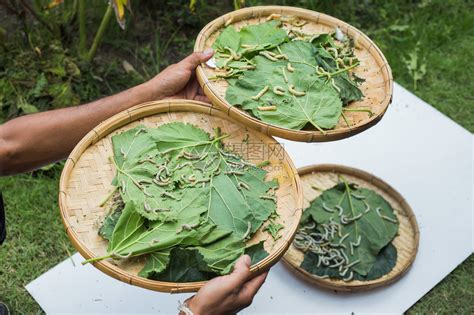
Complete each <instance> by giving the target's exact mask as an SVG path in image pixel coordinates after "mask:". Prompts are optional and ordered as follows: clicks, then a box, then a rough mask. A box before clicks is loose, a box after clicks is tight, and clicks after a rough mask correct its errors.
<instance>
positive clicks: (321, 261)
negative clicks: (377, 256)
mask: <svg viewBox="0 0 474 315" xmlns="http://www.w3.org/2000/svg"><path fill="white" fill-rule="evenodd" d="M319 227H320V228H321V229H322V231H321V232H319V231H317V230H316V229H315V228H316V223H315V222H311V223H309V224H306V225H304V226H302V227H301V228H300V229H299V230H298V232H297V233H296V235H295V240H294V241H293V246H295V247H296V248H298V249H300V250H302V251H304V252H307V251H310V252H312V253H315V254H316V255H317V256H318V262H317V267H320V266H324V267H329V268H334V269H337V270H338V272H339V275H340V276H341V278H342V280H343V281H351V280H352V279H353V277H354V272H353V271H352V270H350V268H351V267H353V266H354V265H356V264H358V263H359V262H360V260H359V259H357V260H353V261H352V262H351V261H350V259H349V257H348V253H346V250H347V246H346V245H345V244H343V242H344V240H345V239H346V238H348V237H349V233H347V234H345V235H341V225H340V224H338V223H336V222H334V221H333V220H331V222H330V223H329V224H321V225H319ZM336 234H337V235H338V236H339V241H338V242H337V243H334V242H333V241H334V239H335V235H336ZM360 241H361V240H360V236H359V238H358V240H357V242H355V243H352V242H351V243H350V244H351V245H350V247H351V254H352V255H353V253H354V252H353V250H354V248H355V247H357V246H359V245H360ZM349 255H350V254H349ZM315 277H318V278H321V279H325V278H329V276H328V275H322V276H318V275H315Z"/></svg>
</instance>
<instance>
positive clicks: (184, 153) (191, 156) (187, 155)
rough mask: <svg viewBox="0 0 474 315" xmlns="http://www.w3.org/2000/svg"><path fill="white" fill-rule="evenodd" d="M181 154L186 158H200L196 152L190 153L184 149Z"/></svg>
mask: <svg viewBox="0 0 474 315" xmlns="http://www.w3.org/2000/svg"><path fill="white" fill-rule="evenodd" d="M182 156H183V157H184V158H185V159H187V160H199V159H200V158H201V156H199V155H197V154H192V153H189V152H186V151H183V154H182Z"/></svg>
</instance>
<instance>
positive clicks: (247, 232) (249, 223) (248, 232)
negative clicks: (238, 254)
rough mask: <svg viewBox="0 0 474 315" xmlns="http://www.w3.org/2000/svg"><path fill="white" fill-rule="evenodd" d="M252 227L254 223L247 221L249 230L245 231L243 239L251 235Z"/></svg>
mask: <svg viewBox="0 0 474 315" xmlns="http://www.w3.org/2000/svg"><path fill="white" fill-rule="evenodd" d="M251 229H252V223H251V222H250V221H247V231H246V232H245V234H244V236H242V239H246V238H247V237H248V236H249V235H250V231H251Z"/></svg>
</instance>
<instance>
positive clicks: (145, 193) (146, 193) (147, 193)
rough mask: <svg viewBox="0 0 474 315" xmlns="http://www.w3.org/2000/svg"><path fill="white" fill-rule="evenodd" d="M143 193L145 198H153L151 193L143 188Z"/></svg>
mask: <svg viewBox="0 0 474 315" xmlns="http://www.w3.org/2000/svg"><path fill="white" fill-rule="evenodd" d="M142 192H143V194H144V195H145V196H147V197H150V198H153V195H152V194H150V193H149V192H148V191H147V190H146V188H143V190H142Z"/></svg>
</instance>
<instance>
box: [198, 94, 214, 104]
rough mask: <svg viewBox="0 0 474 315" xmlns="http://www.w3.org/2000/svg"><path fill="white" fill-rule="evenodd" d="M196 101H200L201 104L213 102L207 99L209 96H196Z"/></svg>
mask: <svg viewBox="0 0 474 315" xmlns="http://www.w3.org/2000/svg"><path fill="white" fill-rule="evenodd" d="M194 99H195V100H196V101H199V102H204V103H211V101H209V99H208V98H207V96H203V95H196V96H195V97H194Z"/></svg>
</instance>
